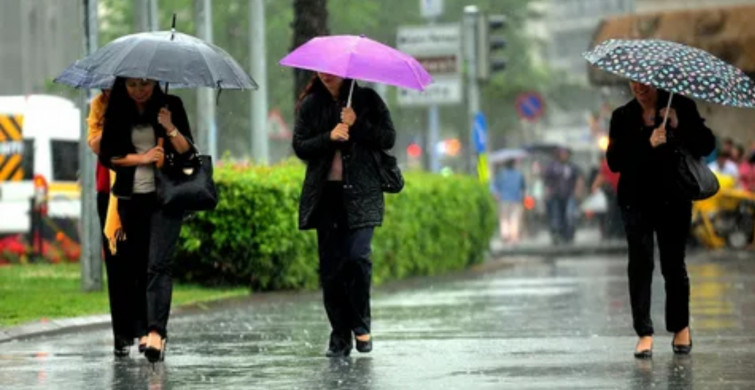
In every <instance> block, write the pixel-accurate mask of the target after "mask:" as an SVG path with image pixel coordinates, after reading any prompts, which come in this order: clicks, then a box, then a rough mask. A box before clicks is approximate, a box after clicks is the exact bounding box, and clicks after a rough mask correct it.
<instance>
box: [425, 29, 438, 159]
mask: <svg viewBox="0 0 755 390" xmlns="http://www.w3.org/2000/svg"><path fill="white" fill-rule="evenodd" d="M428 22H429V25H431V26H432V25H433V24H435V18H434V17H431V18H428ZM425 139H426V141H427V145H426V146H425V150H426V151H427V157H428V167H427V168H428V169H429V170H430V172H433V173H438V172H440V156H439V154H440V153H438V141H439V139H440V112H439V110H438V105H437V104H435V103H433V104H430V106H429V107H427V137H426V138H425Z"/></svg>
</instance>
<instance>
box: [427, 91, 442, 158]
mask: <svg viewBox="0 0 755 390" xmlns="http://www.w3.org/2000/svg"><path fill="white" fill-rule="evenodd" d="M427 125H428V126H427V154H428V155H429V156H430V166H429V169H430V172H433V173H438V172H440V153H439V152H438V142H439V141H440V135H439V133H440V113H439V110H438V105H437V104H431V105H430V107H428V108H427Z"/></svg>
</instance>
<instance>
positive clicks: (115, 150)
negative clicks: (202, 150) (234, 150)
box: [99, 95, 193, 199]
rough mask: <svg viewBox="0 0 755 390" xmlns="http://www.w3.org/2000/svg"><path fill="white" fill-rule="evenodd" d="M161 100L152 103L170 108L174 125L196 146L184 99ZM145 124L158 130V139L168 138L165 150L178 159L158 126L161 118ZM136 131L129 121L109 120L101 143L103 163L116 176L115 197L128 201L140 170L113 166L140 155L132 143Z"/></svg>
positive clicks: (113, 189) (174, 97)
mask: <svg viewBox="0 0 755 390" xmlns="http://www.w3.org/2000/svg"><path fill="white" fill-rule="evenodd" d="M158 99H159V100H160V101H159V102H151V104H159V105H160V106H161V107H163V106H167V107H168V109H169V110H170V112H171V119H172V121H173V124H174V125H175V126H176V128H177V129H178V131H179V132H180V133H181V134H182V135H183V136H184V137H186V139H187V140H189V142H191V143H193V140H192V137H191V128H190V127H189V119H188V117H187V115H186V110H185V109H184V106H183V102H181V99H180V98H179V97H177V96H173V95H162V96H161V97H160V98H158ZM145 123H147V124H150V125H151V126H152V128H153V129H154V131H155V139H157V138H159V137H163V138H165V142H164V144H163V148H164V149H165V155H166V156H168V155H169V154H174V155H178V153H177V152H176V150H175V149H174V148H173V144H172V143H171V142H170V141H169V140H168V138H167V135H166V130H165V128H164V127H162V125H160V124H159V123H157V114H155V115H154V118H145ZM132 130H133V124H132V125H129V124H128V122H127V121H123V120H109V119H108V118H107V117H106V120H105V125H104V128H103V130H102V141H101V143H100V155H99V158H100V161H101V162H102V164H103V165H105V166H106V167H108V168H110V169H112V170H113V171H114V172H115V183H114V184H113V188H112V192H113V195H115V196H116V197H118V198H124V199H127V198H130V197H131V195H132V194H133V190H134V174H135V173H136V167H121V166H116V165H114V164H113V163H112V160H113V159H114V158H120V157H125V156H126V155H127V154H132V153H136V148H135V147H134V144H133V143H132V142H131V131H132ZM187 153H189V152H187ZM163 169H170V167H169V166H168V164H165V165H164V166H163Z"/></svg>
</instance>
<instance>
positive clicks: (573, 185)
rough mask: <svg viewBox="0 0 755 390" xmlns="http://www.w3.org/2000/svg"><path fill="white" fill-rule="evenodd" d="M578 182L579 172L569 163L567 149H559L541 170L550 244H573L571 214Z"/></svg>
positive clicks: (573, 208) (574, 206)
mask: <svg viewBox="0 0 755 390" xmlns="http://www.w3.org/2000/svg"><path fill="white" fill-rule="evenodd" d="M580 179H581V172H580V170H579V168H578V167H577V166H576V165H575V164H574V163H573V162H571V152H570V151H569V149H566V148H559V149H558V150H557V151H556V158H555V159H554V160H553V161H551V162H550V163H549V164H548V166H547V167H546V168H545V188H546V204H547V206H546V207H547V213H548V221H549V226H550V232H551V239H552V240H553V243H554V244H560V243H571V242H573V241H574V234H575V222H576V221H575V216H574V214H575V209H576V194H577V187H578V186H579V185H581V183H580Z"/></svg>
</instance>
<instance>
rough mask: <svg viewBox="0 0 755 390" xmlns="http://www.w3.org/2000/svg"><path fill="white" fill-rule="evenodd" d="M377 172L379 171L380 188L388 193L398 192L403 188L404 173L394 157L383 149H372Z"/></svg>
mask: <svg viewBox="0 0 755 390" xmlns="http://www.w3.org/2000/svg"><path fill="white" fill-rule="evenodd" d="M373 155H374V156H375V161H376V162H377V167H378V172H380V188H381V189H382V190H383V192H387V193H389V194H398V193H399V192H401V190H402V189H404V175H402V174H401V169H399V167H398V162H397V161H396V157H393V156H391V155H390V154H388V153H387V152H386V151H384V150H380V151H374V152H373Z"/></svg>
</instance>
